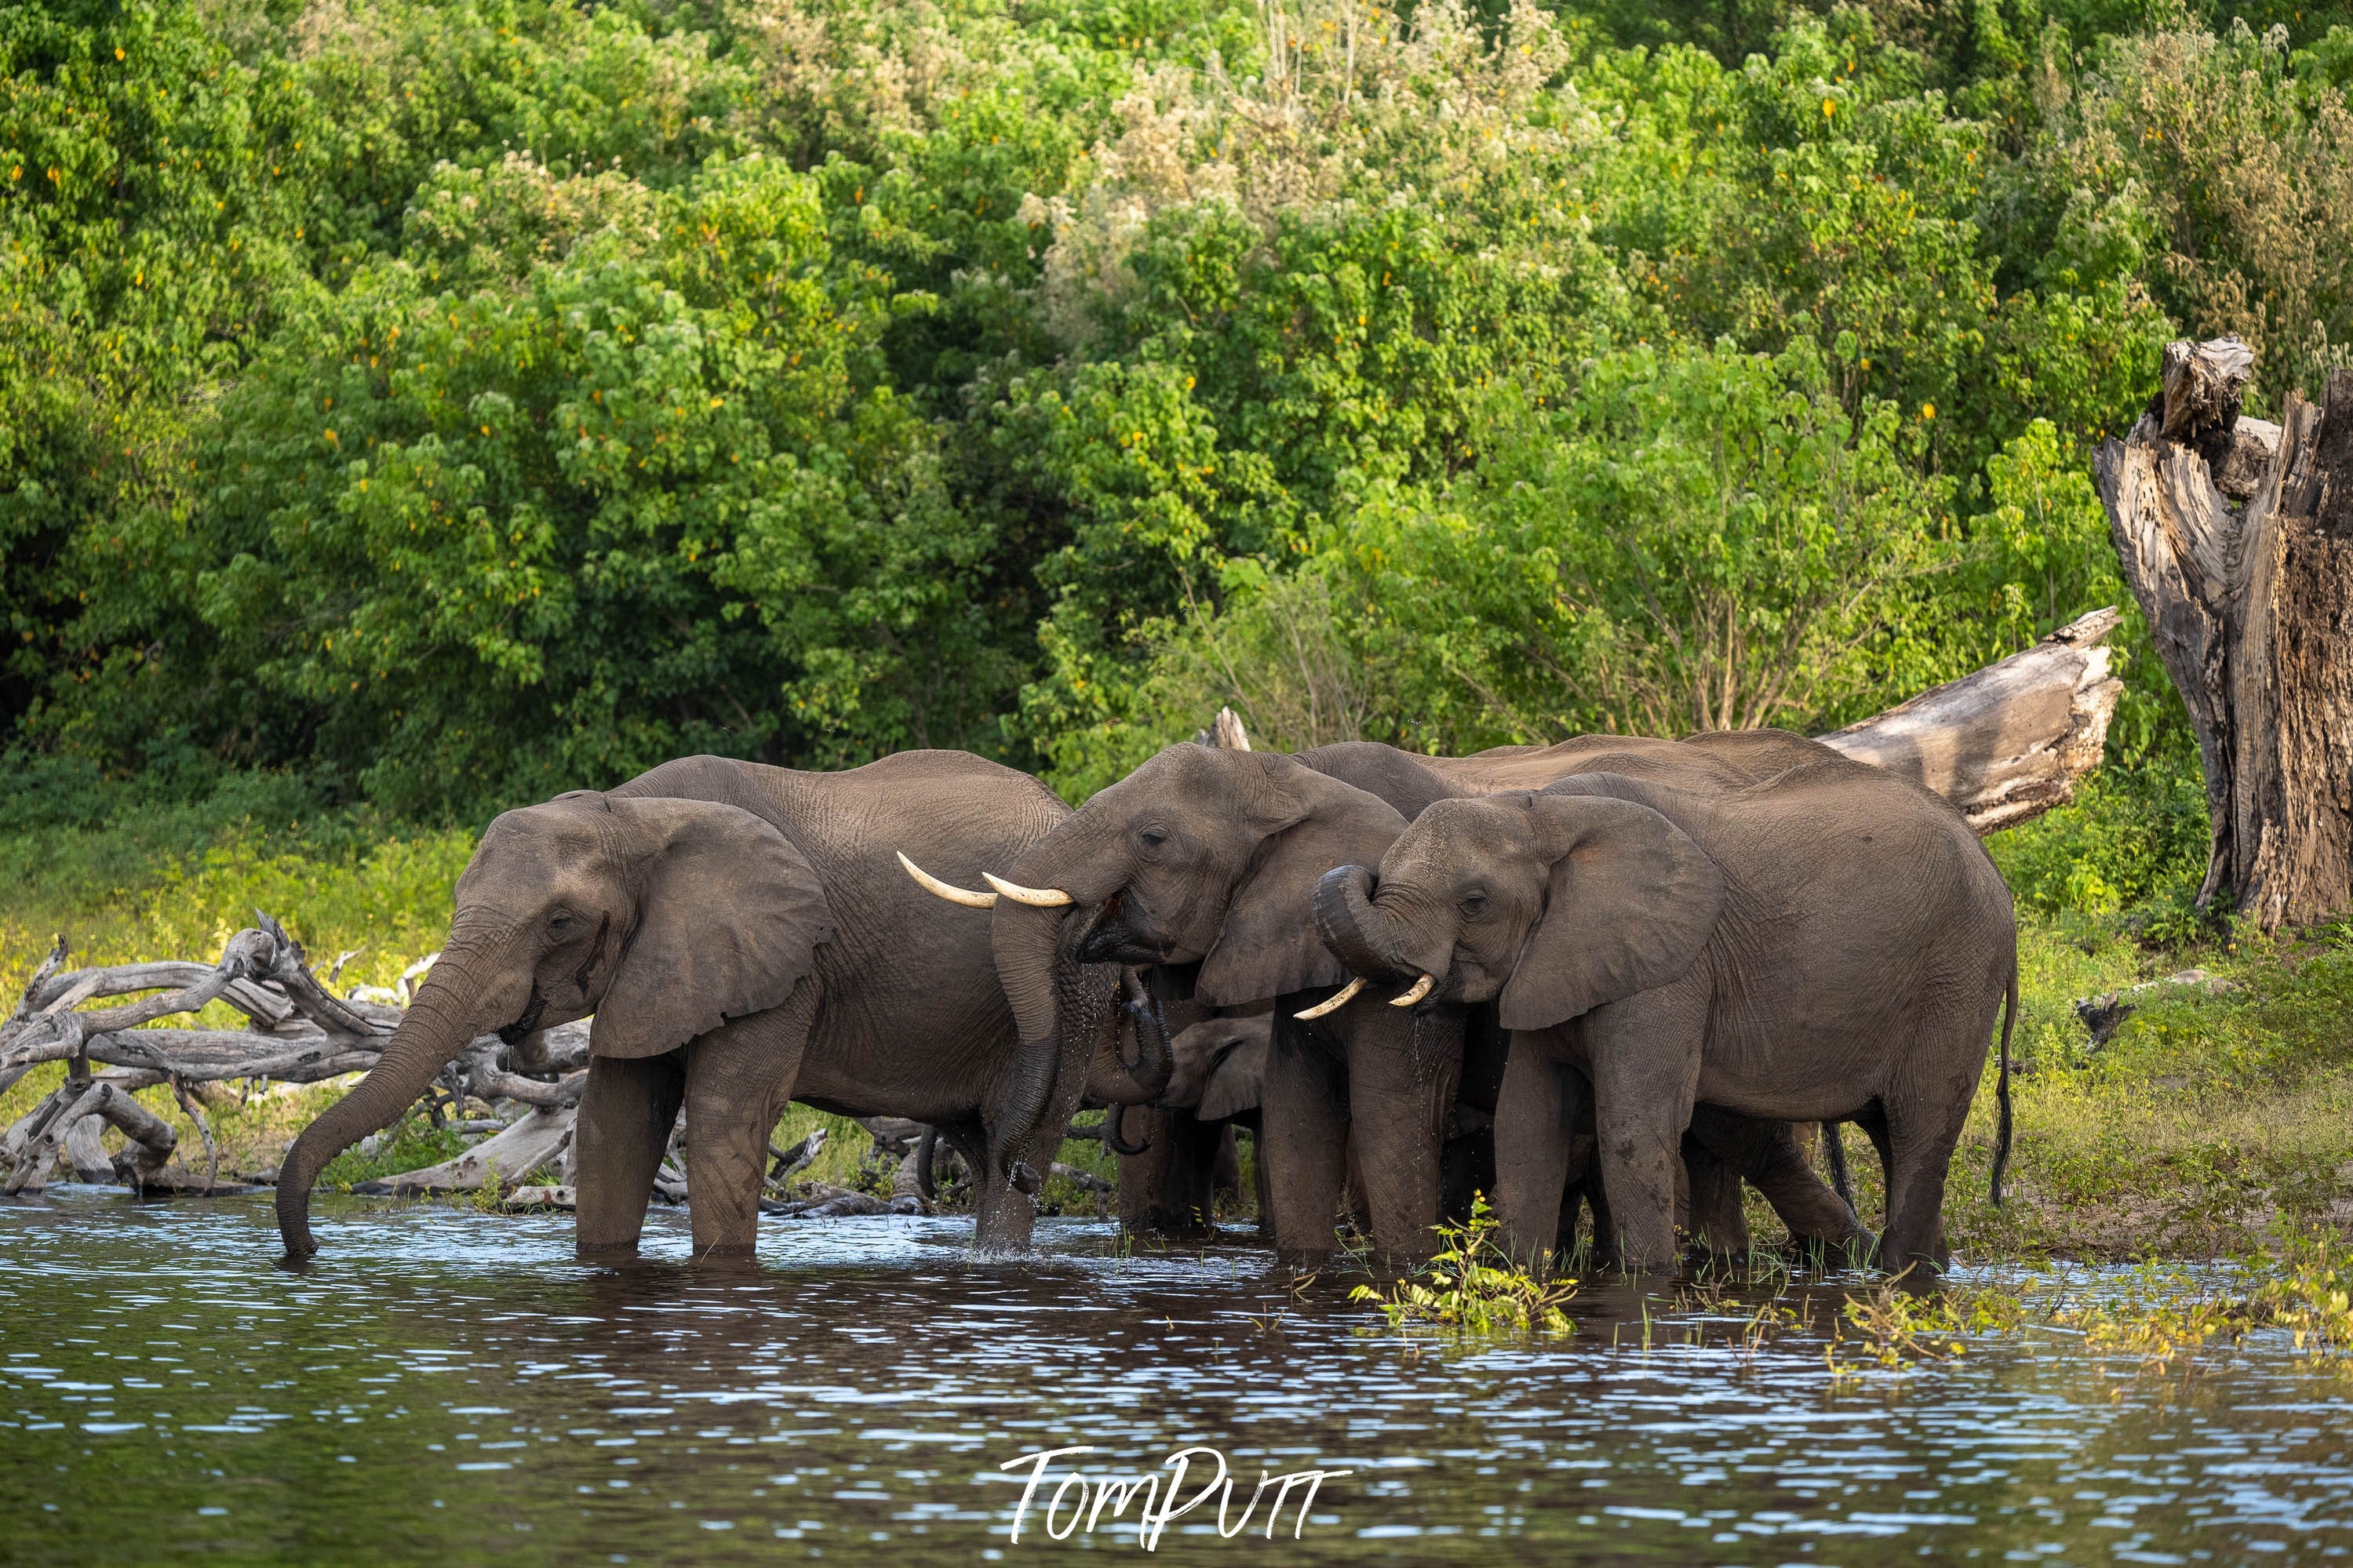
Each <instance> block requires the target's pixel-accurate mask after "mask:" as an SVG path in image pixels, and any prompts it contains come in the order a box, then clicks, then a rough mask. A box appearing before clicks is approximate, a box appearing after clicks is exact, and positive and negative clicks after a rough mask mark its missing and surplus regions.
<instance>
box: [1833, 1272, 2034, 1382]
mask: <svg viewBox="0 0 2353 1568" xmlns="http://www.w3.org/2000/svg"><path fill="white" fill-rule="evenodd" d="M1905 1272H1906V1273H1908V1272H1910V1271H1909V1270H1908V1269H1907V1270H1906V1271H1905ZM2026 1322H2027V1312H2026V1306H2025V1303H2024V1302H2023V1301H2022V1300H2020V1299H2019V1298H2018V1297H2017V1296H2014V1295H2011V1294H2010V1293H2009V1292H2007V1291H2003V1290H1999V1289H1953V1288H1949V1287H1948V1288H1946V1289H1939V1290H1937V1291H1936V1292H1934V1293H1933V1294H1925V1295H1924V1294H1922V1293H1920V1292H1919V1291H1918V1290H1916V1289H1911V1288H1909V1287H1907V1286H1906V1285H1905V1279H1904V1275H1902V1274H1898V1275H1896V1276H1894V1278H1893V1279H1889V1280H1887V1281H1886V1282H1885V1283H1884V1284H1883V1285H1881V1286H1880V1287H1879V1288H1878V1289H1875V1290H1873V1291H1871V1292H1870V1293H1869V1294H1867V1295H1860V1296H1857V1295H1850V1296H1848V1297H1847V1299H1846V1300H1845V1302H1844V1303H1843V1304H1842V1305H1841V1307H1840V1309H1839V1311H1838V1314H1837V1316H1836V1317H1834V1318H1833V1319H1832V1320H1831V1342H1830V1343H1829V1344H1827V1345H1825V1346H1823V1347H1822V1360H1823V1362H1824V1363H1825V1364H1827V1365H1828V1366H1829V1367H1830V1370H1831V1381H1832V1384H1833V1385H1842V1384H1852V1383H1854V1382H1856V1381H1858V1380H1859V1379H1861V1378H1862V1377H1863V1376H1864V1375H1865V1374H1866V1373H1871V1372H1873V1371H1874V1370H1876V1371H1880V1372H1891V1373H1905V1372H1909V1371H1911V1370H1912V1369H1913V1368H1914V1367H1916V1366H1920V1365H1923V1364H1927V1363H1937V1362H1949V1361H1954V1360H1957V1359H1958V1358H1959V1357H1961V1356H1963V1355H1965V1354H1967V1353H1968V1340H1969V1339H1970V1338H1971V1337H1972V1336H1976V1335H1981V1334H1992V1333H2007V1332H2010V1331H2016V1330H2018V1329H2021V1328H2022V1327H2024V1326H2025V1324H2026Z"/></svg>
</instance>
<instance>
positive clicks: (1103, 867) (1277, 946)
mask: <svg viewBox="0 0 2353 1568" xmlns="http://www.w3.org/2000/svg"><path fill="white" fill-rule="evenodd" d="M1404 826H1405V819H1404V818H1403V817H1402V816H1398V813H1397V811H1396V809H1395V808H1394V807H1392V806H1390V805H1388V804H1387V803H1385V802H1383V801H1382V800H1380V799H1379V798H1378V797H1377V796H1375V795H1368V794H1366V792H1364V791H1363V790H1360V789H1356V788H1355V787H1354V786H1352V785H1349V784H1342V783H1341V782H1340V781H1339V780H1337V779H1334V778H1328V777H1326V776H1325V775H1324V774H1322V773H1316V772H1314V770H1312V769H1309V768H1306V767H1303V766H1302V765H1300V764H1299V763H1296V762H1294V761H1293V760H1292V759H1291V758H1289V757H1285V756H1281V755H1278V754H1273V753H1269V752H1237V751H1224V750H1220V749H1218V748H1215V747H1209V746H1200V745H1193V744H1184V745H1176V746H1171V747H1169V748H1168V749H1167V750H1166V751H1164V752H1161V753H1160V754H1159V755H1158V756H1155V757H1154V758H1153V759H1152V760H1151V761H1150V762H1147V763H1145V764H1144V765H1143V766H1142V767H1140V768H1138V769H1136V771H1135V772H1134V773H1131V774H1129V775H1128V776H1127V777H1126V778H1124V779H1123V780H1121V781H1120V782H1119V783H1118V784H1113V785H1112V786H1111V787H1110V788H1108V789H1106V790H1103V792H1102V793H1100V794H1098V795H1095V796H1094V798H1093V799H1092V800H1090V801H1088V802H1087V804H1086V805H1084V806H1083V807H1082V808H1081V809H1079V810H1078V811H1076V812H1073V813H1072V814H1071V816H1069V817H1067V818H1065V819H1064V820H1063V821H1062V822H1061V823H1060V824H1059V825H1057V826H1056V827H1055V828H1054V830H1053V831H1052V832H1050V833H1049V834H1047V835H1046V836H1045V837H1043V838H1040V839H1039V840H1038V841H1037V842H1036V843H1034V844H1032V845H1030V846H1029V848H1028V849H1026V850H1024V851H1023V852H1022V855H1021V858H1019V859H1018V861H1016V862H1015V863H1014V864H1013V865H1012V866H1009V867H1008V868H1006V875H1004V876H1001V877H1000V876H997V875H994V874H992V875H991V876H990V877H989V879H988V880H989V882H990V884H991V886H992V887H994V888H995V889H996V892H995V893H994V894H990V893H983V892H978V891H976V890H974V891H967V890H965V889H956V888H951V887H948V886H946V885H945V884H944V883H941V882H939V881H937V880H936V879H933V878H930V877H928V876H927V875H925V874H924V873H923V871H922V870H921V868H917V867H914V866H913V865H911V866H910V867H909V871H910V873H911V874H912V875H913V876H914V877H915V878H916V879H917V880H918V881H921V882H923V885H924V886H925V887H927V888H930V889H932V891H934V892H935V893H937V894H939V895H940V896H941V897H943V898H945V899H949V900H952V901H955V902H962V903H974V904H987V905H989V906H992V907H993V909H994V914H993V917H992V918H993V919H994V921H995V922H996V925H995V930H994V932H993V941H994V943H995V949H996V954H997V976H998V979H999V980H1000V982H1001V983H1002V984H1003V985H1004V987H1005V994H1006V999H1007V1001H1008V1003H1009V1004H1010V1005H1011V1006H1012V1009H1013V1015H1014V1017H1015V1019H1016V1020H1017V1022H1018V1025H1019V1026H1020V1034H1021V1042H1022V1052H1023V1058H1024V1062H1025V1075H1024V1078H1023V1079H1022V1080H1021V1093H1020V1095H1019V1097H1018V1099H1019V1101H1020V1103H1021V1104H1022V1105H1024V1106H1025V1107H1026V1106H1027V1105H1029V1104H1030V1103H1034V1104H1036V1105H1037V1106H1039V1107H1041V1108H1042V1106H1043V1105H1044V1104H1045V1103H1046V1101H1047V1100H1049V1099H1050V1097H1051V1092H1052V1089H1053V1082H1054V1079H1053V1074H1054V1070H1055V1064H1056V1063H1057V1062H1058V1061H1059V1059H1060V1045H1059V1043H1058V1035H1059V1028H1060V1026H1059V1020H1058V1018H1057V1007H1056V984H1055V972H1056V963H1057V960H1058V959H1061V958H1065V957H1067V958H1070V959H1074V960H1076V961H1078V962H1081V963H1128V964H1137V965H1168V964H1192V963H1198V964H1199V966H1200V970H1199V975H1198V980H1197V982H1196V989H1195V994H1196V995H1197V996H1198V999H1199V1000H1201V1001H1202V1002H1204V1003H1206V1004H1208V1005H1216V1006H1238V1005H1244V1004H1247V1003H1250V1002H1256V1001H1261V1000H1264V999H1266V998H1269V997H1273V996H1280V995H1283V994H1288V993H1290V992H1294V991H1303V990H1307V989H1310V988H1312V987H1314V986H1319V985H1335V984H1339V983H1340V982H1342V981H1343V980H1345V979H1346V978H1347V973H1346V971H1345V969H1344V968H1343V967H1342V966H1341V964H1340V963H1339V961H1338V960H1337V959H1335V958H1334V957H1333V956H1332V954H1331V953H1330V952H1326V951H1325V950H1324V947H1323V946H1322V944H1320V943H1319V942H1316V940H1315V934H1314V928H1313V927H1312V926H1311V925H1310V924H1309V922H1308V919H1307V900H1308V897H1309V895H1310V894H1311V893H1312V892H1313V890H1314V886H1315V880H1316V879H1317V878H1318V877H1319V876H1321V875H1322V874H1323V873H1324V871H1325V870H1327V869H1329V868H1332V867H1335V866H1343V865H1347V864H1349V863H1351V862H1353V861H1363V860H1368V859H1374V858H1378V856H1379V855H1380V853H1381V852H1382V851H1383V850H1384V849H1386V848H1387V847H1388V845H1389V843H1390V841H1391V840H1392V839H1394V838H1395V837H1397V835H1398V833H1399V832H1401V831H1403V829H1404ZM1033 1120H1034V1119H1033Z"/></svg>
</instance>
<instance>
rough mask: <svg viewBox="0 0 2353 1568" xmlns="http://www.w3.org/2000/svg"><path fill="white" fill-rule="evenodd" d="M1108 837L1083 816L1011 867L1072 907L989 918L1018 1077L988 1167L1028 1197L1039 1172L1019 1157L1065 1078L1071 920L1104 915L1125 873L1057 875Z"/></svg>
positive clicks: (1005, 909)
mask: <svg viewBox="0 0 2353 1568" xmlns="http://www.w3.org/2000/svg"><path fill="white" fill-rule="evenodd" d="M1102 837H1103V833H1102V832H1101V831H1100V830H1099V829H1098V828H1097V826H1096V825H1095V824H1093V823H1092V821H1090V820H1088V819H1085V818H1083V817H1071V818H1068V819H1066V820H1065V821H1064V822H1063V823H1062V824H1061V825H1060V826H1058V827H1057V828H1055V829H1054V831H1053V832H1051V833H1050V834H1048V835H1047V836H1046V837H1044V838H1041V839H1039V841H1038V842H1037V843H1036V844H1033V845H1031V846H1030V847H1029V851H1028V852H1027V853H1025V854H1024V855H1023V856H1022V857H1021V858H1020V859H1019V860H1018V861H1017V862H1015V864H1014V865H1013V866H1011V867H1009V868H1008V876H1009V878H1010V879H1011V880H1013V881H1014V882H1017V883H1020V884H1024V885H1027V886H1029V887H1036V888H1059V889H1063V890H1064V891H1066V892H1068V893H1069V894H1070V895H1071V907H1069V908H1060V907H1051V908H1040V907H1039V906H1036V905H1032V904H1026V903H1018V902H1016V901H1015V900H1011V899H999V900H997V906H996V909H995V910H993V911H992V913H991V915H990V920H991V921H992V924H991V927H990V935H989V940H990V942H991V944H992V946H993V948H994V950H995V953H996V958H997V982H998V984H1001V985H1002V986H1003V987H1004V988H1005V1000H1006V1001H1007V1003H1008V1005H1011V1007H1012V1009H1013V1021H1014V1024H1015V1026H1016V1027H1017V1028H1018V1031H1019V1035H1020V1040H1019V1044H1018V1047H1016V1050H1017V1055H1016V1057H1015V1058H1014V1063H1013V1076H1012V1078H1011V1079H1010V1081H1009V1082H1008V1085H1007V1092H1006V1096H1005V1100H1004V1104H1005V1113H1004V1115H1003V1117H1002V1118H1001V1119H1000V1120H999V1121H998V1122H997V1125H995V1126H993V1127H991V1128H990V1129H989V1137H990V1142H991V1144H992V1147H991V1149H990V1150H989V1160H988V1163H989V1164H990V1166H991V1167H992V1169H993V1171H994V1172H995V1173H997V1174H1000V1175H1002V1176H1003V1177H1004V1178H1005V1179H1006V1180H1008V1181H1009V1182H1011V1183H1012V1184H1014V1185H1015V1186H1016V1187H1018V1188H1020V1189H1021V1190H1022V1191H1024V1192H1034V1191H1036V1190H1037V1184H1038V1173H1036V1172H1035V1171H1032V1170H1030V1169H1029V1167H1027V1166H1026V1165H1023V1164H1021V1163H1019V1158H1018V1152H1019V1151H1020V1149H1021V1148H1022V1146H1023V1145H1024V1144H1026V1143H1027V1142H1029V1137H1030V1134H1032V1133H1033V1132H1035V1131H1037V1130H1038V1126H1039V1123H1040V1122H1041V1121H1044V1120H1045V1118H1046V1110H1047V1108H1048V1107H1049V1106H1050V1105H1051V1104H1052V1103H1053V1100H1054V1086H1055V1081H1056V1079H1058V1077H1059V1076H1060V1068H1061V1058H1062V1043H1063V1042H1062V1032H1063V1027H1064V1021H1063V1019H1062V1017H1061V1016H1060V1014H1061V1004H1062V1002H1063V1000H1064V994H1065V992H1066V991H1069V990H1071V989H1072V988H1073V987H1075V985H1076V984H1077V980H1078V976H1077V975H1076V974H1075V973H1071V971H1072V970H1073V968H1074V967H1075V964H1074V961H1073V960H1071V959H1070V958H1068V957H1067V956H1066V954H1065V952H1064V942H1063V940H1062V934H1063V928H1064V923H1065V921H1071V920H1075V921H1076V922H1078V923H1079V924H1080V926H1081V927H1082V931H1081V932H1080V934H1083V928H1084V927H1085V926H1087V925H1091V924H1092V921H1094V919H1095V918H1096V917H1097V915H1098V914H1099V913H1100V912H1101V907H1102V905H1103V900H1106V899H1108V898H1109V897H1110V896H1111V895H1112V894H1113V892H1115V891H1117V890H1118V888H1119V885H1120V882H1121V881H1122V880H1124V866H1123V867H1122V868H1119V870H1118V871H1116V872H1114V873H1112V874H1111V875H1110V876H1109V877H1108V878H1106V877H1105V876H1104V875H1099V874H1094V873H1090V872H1083V871H1082V872H1080V873H1078V874H1075V875H1072V874H1063V873H1058V870H1057V868H1061V867H1067V866H1083V864H1084V862H1085V861H1086V860H1087V859H1101V858H1103V857H1102V856H1101V855H1099V854H1094V853H1092V851H1094V850H1095V848H1096V843H1095V841H1096V840H1097V839H1099V838H1102Z"/></svg>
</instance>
